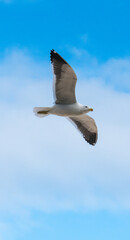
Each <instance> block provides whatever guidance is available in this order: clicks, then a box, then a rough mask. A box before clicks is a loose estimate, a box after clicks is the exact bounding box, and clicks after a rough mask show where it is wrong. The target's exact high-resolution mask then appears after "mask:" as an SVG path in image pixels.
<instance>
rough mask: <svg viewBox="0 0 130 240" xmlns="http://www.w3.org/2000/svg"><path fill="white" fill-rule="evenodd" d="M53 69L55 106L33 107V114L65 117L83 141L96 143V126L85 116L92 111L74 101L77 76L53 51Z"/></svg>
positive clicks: (92, 120) (51, 53)
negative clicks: (75, 128) (76, 129)
mask: <svg viewBox="0 0 130 240" xmlns="http://www.w3.org/2000/svg"><path fill="white" fill-rule="evenodd" d="M50 59H51V64H52V67H53V75H54V79H53V93H54V99H55V104H54V105H53V106H52V107H35V108H34V113H35V114H36V116H38V117H44V116H47V115H49V114H54V115H58V116H62V117H67V118H68V119H69V120H71V122H72V123H73V124H74V125H75V126H76V127H77V128H78V130H79V131H80V132H81V133H82V135H83V137H84V139H85V140H86V141H87V142H88V143H89V144H91V145H95V144H96V142H97V135H98V133H97V126H96V123H95V121H94V119H93V118H91V117H90V116H88V115H86V113H88V112H89V111H93V109H92V108H89V107H88V106H83V105H81V104H80V103H78V102H77V101H76V97H75V86H76V82H77V76H76V74H75V72H74V70H73V69H72V67H71V66H70V65H69V64H68V63H67V62H66V61H65V60H64V59H63V58H62V57H61V56H60V55H59V54H58V53H57V52H56V51H55V50H51V52H50Z"/></svg>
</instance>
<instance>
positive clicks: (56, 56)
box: [50, 49, 67, 64]
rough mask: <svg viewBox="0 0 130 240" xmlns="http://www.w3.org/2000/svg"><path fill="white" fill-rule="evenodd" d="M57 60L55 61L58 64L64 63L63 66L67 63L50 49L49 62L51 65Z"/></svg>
mask: <svg viewBox="0 0 130 240" xmlns="http://www.w3.org/2000/svg"><path fill="white" fill-rule="evenodd" d="M54 59H55V60H57V61H60V62H62V63H63V62H64V63H65V64H67V62H66V61H65V60H64V59H63V58H62V57H61V56H60V55H59V54H58V53H57V52H56V51H55V50H54V49H52V50H51V51H50V60H51V63H52V62H53V60H54Z"/></svg>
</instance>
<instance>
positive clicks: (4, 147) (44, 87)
mask: <svg viewBox="0 0 130 240" xmlns="http://www.w3.org/2000/svg"><path fill="white" fill-rule="evenodd" d="M115 61H116V64H117V62H120V63H123V66H124V67H123V68H122V67H119V68H118V70H117V69H116V68H115V67H114V66H115ZM128 61H129V60H127V59H124V60H110V61H109V62H107V63H104V64H101V65H99V71H98V70H97V72H98V74H99V73H100V75H101V76H102V77H101V78H99V76H98V75H97V72H96V73H95V72H94V71H93V69H92V68H91V67H90V66H89V68H88V70H87V71H88V72H89V73H91V74H92V73H93V76H89V77H88V75H87V74H86V72H84V77H83V79H82V78H81V80H80V81H78V83H77V98H78V100H79V101H80V102H81V103H83V104H88V105H90V106H92V107H93V108H94V113H93V114H91V116H92V117H94V118H95V120H96V122H97V125H98V128H99V140H98V143H97V145H96V146H95V147H91V146H89V145H88V144H87V143H86V142H85V141H84V139H83V138H82V137H81V136H80V134H79V133H78V132H77V130H76V129H75V128H74V127H73V126H72V125H71V124H70V122H68V121H67V120H66V119H64V118H60V117H59V118H58V117H54V116H49V117H47V118H44V119H39V118H36V117H35V116H34V115H33V112H32V109H33V107H34V106H46V105H51V104H52V101H53V98H52V87H51V85H52V81H51V73H50V71H51V67H50V65H49V63H46V62H35V60H34V59H33V58H32V57H30V56H29V55H28V54H26V53H24V52H21V51H18V50H15V51H12V52H11V53H10V54H7V55H6V57H5V59H3V60H1V63H0V70H1V71H0V72H1V75H0V89H1V90H0V96H1V102H0V109H1V119H0V133H1V134H0V145H1V149H0V159H1V168H0V195H1V196H2V197H1V198H0V208H1V210H3V209H6V211H10V212H12V213H15V212H17V211H18V212H19V211H20V209H24V207H26V209H27V208H28V209H31V208H33V209H40V210H43V211H55V210H58V211H59V210H65V209H67V210H79V209H84V210H85V211H86V210H88V209H95V208H96V209H117V208H118V209H130V191H129V185H130V175H129V169H130V162H129V159H130V150H129V135H130V126H129V122H130V114H129V112H128V106H129V105H130V95H129V94H128V93H125V92H124V91H123V92H121V91H117V90H115V89H113V76H114V75H115V72H116V74H118V75H120V76H124V74H125V75H126V76H128V75H129V68H128ZM108 65H109V69H111V70H112V71H113V74H112V72H111V74H109V78H110V83H112V84H109V85H107V84H106V78H105V77H104V76H107V74H106V71H104V69H108ZM113 65H114V66H113ZM44 66H45V67H44ZM83 71H84V69H79V71H78V73H79V76H83ZM118 71H119V72H118ZM47 72H48V73H47ZM104 72H105V73H104ZM80 73H82V74H81V75H80ZM94 73H95V74H94ZM108 73H110V72H109V71H108ZM85 74H86V76H87V78H85ZM127 80H128V79H126V82H127ZM7 166H8V167H7ZM8 199H10V201H8ZM15 206H17V207H15Z"/></svg>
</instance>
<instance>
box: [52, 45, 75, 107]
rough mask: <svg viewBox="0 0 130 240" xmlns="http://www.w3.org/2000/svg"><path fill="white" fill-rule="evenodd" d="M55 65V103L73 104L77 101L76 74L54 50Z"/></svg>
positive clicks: (53, 60)
mask: <svg viewBox="0 0 130 240" xmlns="http://www.w3.org/2000/svg"><path fill="white" fill-rule="evenodd" d="M50 57H51V63H52V66H53V73H54V80H53V81H54V82H53V92H54V98H55V103H57V104H72V103H75V102H76V97H75V85H76V81H77V77H76V74H75V72H74V70H73V69H72V68H71V66H70V65H69V64H68V63H67V62H66V61H65V60H64V59H63V58H62V57H61V56H60V55H59V54H58V53H57V52H55V51H54V50H51V52H50Z"/></svg>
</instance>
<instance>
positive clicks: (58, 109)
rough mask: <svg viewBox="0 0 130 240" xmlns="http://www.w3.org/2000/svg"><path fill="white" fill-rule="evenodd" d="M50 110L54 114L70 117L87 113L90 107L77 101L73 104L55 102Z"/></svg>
mask: <svg viewBox="0 0 130 240" xmlns="http://www.w3.org/2000/svg"><path fill="white" fill-rule="evenodd" d="M49 112H50V113H51V114H54V115H58V116H63V117H68V116H75V115H76V116H77V115H81V114H84V113H87V112H88V109H85V107H84V106H83V105H81V104H80V103H77V102H76V103H73V104H55V105H54V106H52V108H51V109H50V111H49Z"/></svg>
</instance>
